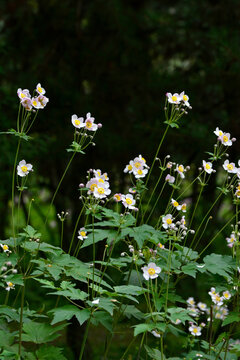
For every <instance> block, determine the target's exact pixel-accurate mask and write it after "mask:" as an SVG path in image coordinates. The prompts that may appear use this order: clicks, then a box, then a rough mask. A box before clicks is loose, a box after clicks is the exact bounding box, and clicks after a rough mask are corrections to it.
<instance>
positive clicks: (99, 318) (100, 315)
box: [91, 311, 113, 332]
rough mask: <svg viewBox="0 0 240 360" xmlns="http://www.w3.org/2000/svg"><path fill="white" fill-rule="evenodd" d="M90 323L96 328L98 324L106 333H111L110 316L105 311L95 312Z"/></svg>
mask: <svg viewBox="0 0 240 360" xmlns="http://www.w3.org/2000/svg"><path fill="white" fill-rule="evenodd" d="M91 323H92V324H93V325H95V326H97V325H98V324H99V323H100V324H102V325H103V326H104V327H105V328H106V329H107V330H108V331H110V332H112V323H113V318H112V316H111V315H110V314H109V313H107V312H106V311H96V312H94V313H93V316H92V318H91Z"/></svg>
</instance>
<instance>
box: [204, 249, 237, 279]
mask: <svg viewBox="0 0 240 360" xmlns="http://www.w3.org/2000/svg"><path fill="white" fill-rule="evenodd" d="M229 258H230V259H229ZM203 261H204V263H205V265H206V267H205V270H207V271H209V272H211V273H212V274H218V275H222V276H226V277H228V276H229V275H230V274H231V272H232V265H233V264H232V258H231V257H230V256H226V255H225V256H223V255H220V254H211V255H207V256H205V257H204V259H203Z"/></svg>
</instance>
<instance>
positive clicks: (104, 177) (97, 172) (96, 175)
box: [93, 169, 109, 181]
mask: <svg viewBox="0 0 240 360" xmlns="http://www.w3.org/2000/svg"><path fill="white" fill-rule="evenodd" d="M93 173H94V175H95V177H96V178H97V179H100V178H101V179H103V180H104V181H105V180H109V178H108V174H107V173H106V172H105V173H103V174H102V171H101V170H100V169H97V170H93Z"/></svg>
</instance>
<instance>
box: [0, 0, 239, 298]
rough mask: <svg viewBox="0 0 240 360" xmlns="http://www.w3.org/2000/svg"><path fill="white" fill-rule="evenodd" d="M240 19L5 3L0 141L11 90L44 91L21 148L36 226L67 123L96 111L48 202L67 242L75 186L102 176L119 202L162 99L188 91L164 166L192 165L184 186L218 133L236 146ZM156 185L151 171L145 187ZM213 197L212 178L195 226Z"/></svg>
mask: <svg viewBox="0 0 240 360" xmlns="http://www.w3.org/2000/svg"><path fill="white" fill-rule="evenodd" d="M239 19H240V3H239V1H237V0H229V1H228V2H226V1H219V0H218V1H207V0H204V1H195V0H185V1H184V0H182V1H174V2H173V1H157V0H152V1H151V0H148V1H139V0H138V1H135V0H134V1H133V0H128V1H127V0H126V1H123V0H122V1H120V0H111V1H108V0H95V1H70V0H64V1H59V0H58V1H56V0H48V1H46V0H41V1H40V0H39V1H37V0H29V1H24V0H22V1H21V0H18V1H13V0H8V1H1V2H0V114H1V117H0V125H1V126H0V128H1V131H6V130H7V129H9V128H14V127H16V125H15V122H16V116H17V110H18V98H17V95H16V91H17V88H19V87H21V88H28V89H30V91H31V92H32V91H33V89H34V88H35V86H36V84H37V83H38V82H40V83H41V84H42V86H43V87H44V88H45V89H46V91H47V94H46V95H47V96H48V97H49V99H50V101H49V103H48V104H47V107H46V108H45V109H44V110H42V111H41V112H40V113H39V116H38V120H37V122H36V123H35V125H34V127H33V129H32V133H31V135H32V136H33V137H34V140H33V141H30V142H28V143H25V144H24V147H22V149H21V153H20V157H19V160H21V159H22V158H24V159H26V160H27V161H28V162H31V163H32V164H33V166H34V169H35V171H34V175H32V179H31V182H32V188H31V189H30V190H29V191H28V192H27V193H26V196H27V197H29V198H31V197H33V196H34V197H35V198H36V200H35V204H34V211H35V215H36V216H35V218H32V225H36V224H35V223H34V222H35V221H36V220H35V219H36V218H37V216H38V221H37V225H38V224H39V226H40V227H41V221H42V219H43V218H44V213H46V205H45V202H47V201H49V197H50V194H51V193H52V192H53V191H54V189H55V188H56V186H57V184H58V181H59V178H60V177H61V175H62V173H63V171H64V169H65V167H66V164H67V161H68V159H69V153H67V152H66V151H65V149H66V148H67V147H68V146H69V144H70V143H71V142H72V137H73V127H72V124H71V115H72V114H75V113H76V114H77V115H78V116H85V114H86V113H87V112H91V113H92V115H93V116H94V117H95V118H96V122H97V123H98V122H100V123H102V124H103V128H102V129H101V130H99V131H98V133H97V135H96V138H95V142H96V147H95V148H89V149H88V150H87V154H86V155H85V156H82V155H80V156H79V155H78V156H76V158H75V159H74V161H73V164H72V167H71V168H70V170H69V172H68V174H67V176H66V178H65V180H64V182H63V184H62V186H61V189H60V193H59V195H58V196H57V198H56V201H55V205H56V211H57V212H60V211H62V210H69V211H70V216H69V218H68V221H67V222H66V232H65V237H66V240H65V242H66V243H67V242H68V239H69V238H70V237H71V232H72V229H73V226H74V221H75V219H76V217H77V216H78V212H79V210H80V206H81V205H80V202H79V200H78V184H79V183H80V182H84V181H85V176H86V170H87V169H89V168H100V169H102V170H103V171H107V172H108V173H109V176H110V183H111V187H112V190H113V192H123V191H126V189H128V186H129V183H128V181H129V180H128V177H127V176H125V177H124V176H123V172H122V171H123V169H124V167H125V164H127V163H128V161H129V160H130V159H132V158H134V157H135V156H137V155H138V154H142V155H143V156H144V157H145V158H146V160H147V163H148V164H151V161H152V158H153V156H154V153H155V151H156V148H157V145H158V143H159V141H160V139H161V136H162V134H163V131H164V129H165V125H164V124H163V121H164V114H163V107H164V101H165V93H166V92H167V91H169V92H181V91H183V90H185V92H186V93H187V94H188V95H189V97H190V103H191V105H192V107H193V109H192V110H191V111H189V114H188V115H187V116H185V117H184V118H183V120H181V122H182V125H181V127H180V129H179V130H176V129H174V130H170V132H169V134H168V137H167V139H166V140H165V142H164V144H163V146H162V149H161V154H160V157H163V156H165V155H167V154H171V155H172V156H173V159H174V160H175V161H176V162H180V163H183V164H184V165H191V172H190V178H194V176H195V175H196V174H197V168H198V166H200V165H201V162H202V159H206V157H207V155H206V154H205V153H204V152H205V151H211V150H212V146H213V144H214V142H215V140H216V137H215V135H214V134H213V130H215V128H216V126H219V127H220V128H221V129H222V130H224V131H229V132H230V133H231V134H232V136H234V137H236V138H240V126H239V118H240V116H239V115H240V114H239V112H240V111H239V109H240V107H239V96H240V91H239V84H240V61H239V59H240V32H239V26H240V20H239ZM16 145H17V140H16V138H14V137H10V136H1V137H0V148H1V156H0V169H1V187H0V197H1V205H0V237H1V238H4V237H6V236H7V235H8V233H9V222H10V200H11V175H12V165H13V162H14V155H15V151H16ZM238 154H239V142H236V143H235V144H234V146H233V148H232V149H231V158H232V159H234V160H235V161H236V160H237V159H238ZM158 175H159V172H158V171H155V172H153V175H152V178H151V184H152V185H153V184H154V183H155V181H156V180H157V178H158ZM215 187H216V177H213V179H212V181H211V184H210V185H209V186H208V187H207V188H206V189H205V195H204V201H202V202H201V204H200V206H199V209H198V211H197V217H196V219H197V220H196V224H193V225H194V226H195V225H197V222H198V219H201V216H202V215H203V214H205V212H206V210H207V209H208V208H209V206H210V205H211V203H212V201H213V199H214V198H215V196H216V191H215ZM198 190H199V188H198V186H195V187H193V189H192V190H191V191H192V192H191V193H190V194H189V196H190V198H191V200H192V201H193V203H194V199H195V198H196V196H197V195H196V194H197V192H198ZM169 193H170V190H168V191H166V193H164V195H163V198H162V200H161V202H160V203H159V206H158V207H157V211H156V213H155V214H154V217H153V220H152V224H155V222H156V220H157V217H158V216H159V215H160V214H161V211H163V210H162V209H165V206H166V201H167V200H166V199H167V196H169ZM38 195H40V198H39V196H38ZM39 199H41V200H39ZM7 204H8V205H9V206H6V205H7ZM23 205H24V204H23ZM225 208H226V211H225V210H224V209H225ZM222 209H223V210H222ZM229 209H231V205H230V204H227V203H226V202H225V203H224V202H220V203H219V204H218V206H217V207H216V208H215V210H214V212H213V214H212V215H213V217H214V219H213V221H212V223H211V224H212V225H211V224H210V225H209V228H208V230H207V232H206V236H204V238H203V239H202V241H201V244H200V249H201V248H202V247H204V246H205V245H206V244H207V242H208V239H209V237H212V236H213V235H214V233H215V232H216V229H217V228H218V227H219V226H221V224H224V221H226V219H227V218H228V217H227V215H226V214H227V212H228V210H229ZM218 210H221V211H220V212H219V211H218ZM25 212H26V209H25ZM219 214H220V215H219ZM40 220H41V221H40ZM52 220H54V216H53V218H52ZM199 222H200V221H199ZM55 225H56V224H55ZM55 225H54V222H53V223H52V226H53V230H54V226H55ZM57 226H58V225H57ZM53 230H51V227H50V228H49V231H50V232H51V236H52V242H55V243H57V242H58V241H59V235H58V234H57V235H56V232H54V231H53ZM229 231H230V229H228V231H227V232H226V234H224V236H223V237H222V239H220V240H221V241H219V242H218V244H217V245H214V251H216V252H228V251H229V250H228V249H226V243H225V240H224V237H225V236H226V235H229ZM54 234H55V235H54ZM184 291H185V293H186V294H187V295H188V290H186V289H184ZM190 295H191V294H189V296H190Z"/></svg>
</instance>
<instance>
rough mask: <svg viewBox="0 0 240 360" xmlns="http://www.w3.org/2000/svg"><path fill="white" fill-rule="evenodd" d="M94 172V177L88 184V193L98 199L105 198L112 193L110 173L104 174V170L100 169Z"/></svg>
mask: <svg viewBox="0 0 240 360" xmlns="http://www.w3.org/2000/svg"><path fill="white" fill-rule="evenodd" d="M92 172H93V178H92V179H90V180H89V181H88V182H87V184H86V187H87V188H88V189H89V190H88V194H89V195H93V196H94V197H95V198H96V199H104V198H106V197H107V196H108V195H109V194H111V190H110V189H109V186H110V184H109V182H108V180H109V178H108V174H107V173H103V174H102V171H101V170H99V169H97V170H92Z"/></svg>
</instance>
